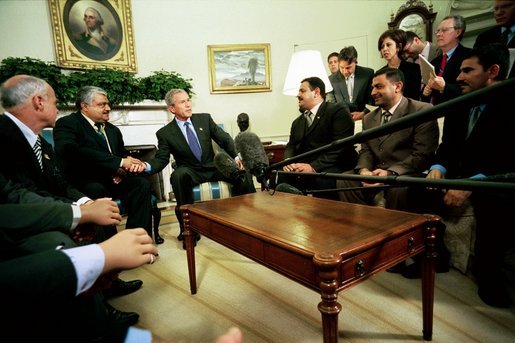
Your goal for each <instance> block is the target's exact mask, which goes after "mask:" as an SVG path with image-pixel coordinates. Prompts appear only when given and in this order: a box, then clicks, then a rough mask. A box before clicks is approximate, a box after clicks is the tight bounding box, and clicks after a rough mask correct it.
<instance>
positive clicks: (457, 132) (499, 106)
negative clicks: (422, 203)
mask: <svg viewBox="0 0 515 343" xmlns="http://www.w3.org/2000/svg"><path fill="white" fill-rule="evenodd" d="M508 64H509V54H508V49H507V48H506V47H505V46H503V45H501V44H491V45H485V46H481V47H478V48H474V49H473V50H472V51H470V52H468V53H467V54H466V55H465V58H464V60H463V62H462V64H461V73H460V74H459V75H458V78H457V81H458V83H459V85H460V87H461V91H462V92H463V93H464V94H467V93H471V92H473V91H475V90H478V89H482V88H485V87H490V86H492V85H494V84H496V83H499V82H500V81H502V80H504V79H505V78H506V74H507V70H508ZM510 91H511V92H513V89H511V90H506V91H505V92H504V94H501V93H498V94H496V97H495V101H490V102H487V103H484V104H481V105H479V106H474V107H472V108H468V109H466V110H465V111H462V112H456V113H452V114H450V115H449V116H447V117H446V118H445V123H444V129H443V137H442V143H441V144H440V146H439V148H438V151H437V155H436V164H435V165H433V166H431V171H430V173H429V174H428V176H427V177H428V178H431V179H444V178H447V179H449V178H471V179H481V178H484V177H485V176H490V175H496V174H504V173H513V172H515V154H513V147H514V146H515V135H514V134H513V128H514V127H515V116H514V115H513V111H510V110H509V108H510V104H511V103H510V101H511V99H510V98H509V94H510ZM512 94H513V93H511V95H512ZM507 109H508V110H507ZM512 182H513V181H512ZM469 198H470V200H471V203H472V205H473V207H474V216H475V219H476V246H475V260H474V261H475V263H474V266H475V267H474V270H473V272H474V274H475V276H476V281H477V284H478V294H479V297H480V298H481V299H482V300H483V301H484V302H485V303H486V304H488V305H491V306H495V307H509V306H510V303H511V302H512V301H511V300H510V297H509V293H510V292H512V291H513V289H514V287H515V286H514V285H513V280H514V278H513V277H514V275H513V264H511V267H510V266H509V265H508V263H509V262H508V259H509V258H508V256H509V254H510V251H511V252H513V249H514V248H515V217H514V215H513V209H514V208H515V197H514V195H513V193H509V192H507V193H504V192H501V191H499V190H495V191H488V190H475V191H473V192H472V191H467V190H453V189H449V190H447V191H446V192H445V193H444V196H443V203H444V204H445V205H446V206H450V207H460V206H462V205H463V204H464V202H465V201H466V200H467V199H469ZM512 259H513V258H512ZM511 263H513V261H511ZM510 270H511V274H506V273H507V272H510ZM507 275H508V276H507ZM510 275H511V279H510ZM509 280H511V281H509Z"/></svg>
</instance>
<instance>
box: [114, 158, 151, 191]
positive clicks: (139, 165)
mask: <svg viewBox="0 0 515 343" xmlns="http://www.w3.org/2000/svg"><path fill="white" fill-rule="evenodd" d="M146 168H147V165H146V164H145V162H142V161H141V160H139V159H137V158H134V157H131V156H127V157H126V158H124V159H122V168H118V170H117V171H116V173H115V175H114V176H113V182H114V183H115V184H119V183H120V182H122V180H123V178H124V177H125V176H127V172H129V173H141V172H143V171H145V169H146Z"/></svg>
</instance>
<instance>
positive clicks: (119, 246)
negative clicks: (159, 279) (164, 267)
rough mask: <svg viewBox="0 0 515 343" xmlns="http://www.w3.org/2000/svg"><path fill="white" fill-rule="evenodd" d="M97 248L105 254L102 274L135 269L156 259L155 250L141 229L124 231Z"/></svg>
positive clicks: (148, 237) (150, 240)
mask: <svg viewBox="0 0 515 343" xmlns="http://www.w3.org/2000/svg"><path fill="white" fill-rule="evenodd" d="M99 246H100V247H101V248H102V250H103V251H104V254H105V264H104V270H103V273H106V272H110V271H113V270H127V269H133V268H137V267H139V266H142V265H144V264H150V263H153V262H154V261H155V259H156V258H157V257H156V255H157V248H156V247H155V246H154V245H153V244H152V238H151V237H150V236H149V235H148V234H147V232H146V231H145V229H143V228H137V229H125V230H123V231H121V232H118V233H117V234H116V235H114V236H113V237H111V238H109V239H108V240H106V241H103V242H102V243H100V244H99Z"/></svg>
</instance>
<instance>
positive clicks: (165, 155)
mask: <svg viewBox="0 0 515 343" xmlns="http://www.w3.org/2000/svg"><path fill="white" fill-rule="evenodd" d="M191 122H192V123H193V126H194V128H195V132H196V133H197V137H198V140H199V143H200V147H201V149H202V158H201V161H200V162H199V161H198V160H197V159H196V157H195V155H193V153H192V152H191V149H190V146H189V145H188V141H187V140H186V138H185V137H184V135H183V134H182V131H181V129H180V128H179V125H178V124H177V119H175V118H174V119H173V120H172V121H171V122H169V123H168V124H167V125H166V126H164V127H162V128H161V129H159V130H158V131H157V132H156V136H157V140H158V150H157V152H156V156H155V157H154V159H152V161H150V162H149V163H150V165H151V167H152V172H153V173H155V172H159V171H160V170H162V169H163V168H164V167H166V165H168V163H169V162H170V155H173V158H174V159H175V163H176V164H177V166H178V167H180V166H186V167H189V168H192V169H195V170H197V171H202V170H205V169H211V170H213V169H215V165H214V163H213V159H214V156H215V152H214V149H213V142H212V141H215V142H216V144H218V145H219V146H220V148H222V149H224V150H225V152H226V153H227V154H229V155H230V156H231V157H233V158H234V157H236V149H235V147H234V141H233V139H232V138H231V136H229V134H228V133H227V132H225V131H224V130H222V129H221V128H220V127H219V126H218V125H217V124H216V123H215V122H214V121H213V119H212V118H211V115H210V114H208V113H194V114H193V115H192V116H191Z"/></svg>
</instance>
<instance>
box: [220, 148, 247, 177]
mask: <svg viewBox="0 0 515 343" xmlns="http://www.w3.org/2000/svg"><path fill="white" fill-rule="evenodd" d="M213 163H214V164H215V167H216V169H218V170H219V171H220V173H222V175H223V176H225V177H226V178H229V179H232V180H236V179H239V178H241V179H242V180H243V179H244V178H245V170H240V168H239V167H238V165H237V164H236V162H235V161H234V159H233V158H232V157H231V156H229V155H228V154H227V153H225V152H219V153H218V154H216V155H215V157H214V159H213Z"/></svg>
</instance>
